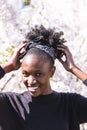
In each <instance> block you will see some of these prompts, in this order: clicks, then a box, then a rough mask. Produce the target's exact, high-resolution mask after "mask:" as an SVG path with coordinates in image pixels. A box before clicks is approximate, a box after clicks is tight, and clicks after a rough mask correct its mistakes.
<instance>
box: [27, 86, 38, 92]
mask: <svg viewBox="0 0 87 130" xmlns="http://www.w3.org/2000/svg"><path fill="white" fill-rule="evenodd" d="M28 89H29V91H35V90H36V89H38V86H37V87H29V88H28Z"/></svg>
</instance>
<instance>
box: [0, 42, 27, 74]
mask: <svg viewBox="0 0 87 130" xmlns="http://www.w3.org/2000/svg"><path fill="white" fill-rule="evenodd" d="M25 46H26V43H24V44H21V45H20V46H19V47H18V48H17V49H16V50H15V52H14V54H13V56H12V58H11V59H10V60H9V61H8V62H7V63H4V64H2V65H1V67H2V69H3V70H4V71H5V73H9V72H11V71H13V70H17V69H19V68H20V65H21V63H20V60H19V59H18V58H19V56H20V55H21V54H22V53H23V52H24V48H25Z"/></svg>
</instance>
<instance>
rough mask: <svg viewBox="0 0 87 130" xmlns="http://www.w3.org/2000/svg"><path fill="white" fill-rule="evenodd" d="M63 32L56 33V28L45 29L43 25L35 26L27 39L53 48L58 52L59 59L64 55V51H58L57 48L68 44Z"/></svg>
mask: <svg viewBox="0 0 87 130" xmlns="http://www.w3.org/2000/svg"><path fill="white" fill-rule="evenodd" d="M63 35H64V33H63V32H62V31H56V28H53V29H51V28H48V29H47V28H45V27H44V26H43V25H40V26H35V28H31V30H30V31H29V32H28V33H27V35H26V39H27V40H28V41H33V42H34V43H38V44H41V45H47V46H50V47H53V48H54V49H55V50H56V53H57V58H58V57H60V56H61V55H62V51H59V50H58V49H57V46H58V45H60V44H63V43H65V42H66V40H65V39H64V38H62V36H63Z"/></svg>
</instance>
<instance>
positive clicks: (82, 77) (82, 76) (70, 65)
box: [58, 45, 87, 85]
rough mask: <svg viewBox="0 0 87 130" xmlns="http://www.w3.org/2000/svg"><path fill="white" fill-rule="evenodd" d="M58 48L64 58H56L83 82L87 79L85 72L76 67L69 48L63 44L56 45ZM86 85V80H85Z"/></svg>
mask: <svg viewBox="0 0 87 130" xmlns="http://www.w3.org/2000/svg"><path fill="white" fill-rule="evenodd" d="M58 50H61V51H62V52H63V55H64V56H65V60H63V58H62V57H60V58H58V60H59V61H60V62H61V63H62V65H63V66H64V68H65V69H66V70H67V71H69V72H71V73H72V74H74V75H75V76H77V77H78V78H79V79H80V80H82V81H83V82H84V81H86V80H87V73H85V72H83V71H82V70H81V69H80V68H78V67H77V66H76V65H75V63H74V60H73V57H72V54H71V52H70V50H69V48H68V47H67V46H65V45H60V46H58ZM86 85H87V81H86Z"/></svg>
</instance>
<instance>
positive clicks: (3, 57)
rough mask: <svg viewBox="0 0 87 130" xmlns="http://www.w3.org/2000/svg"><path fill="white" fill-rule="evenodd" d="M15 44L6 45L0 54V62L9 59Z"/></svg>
mask: <svg viewBox="0 0 87 130" xmlns="http://www.w3.org/2000/svg"><path fill="white" fill-rule="evenodd" d="M14 49H15V46H14V45H11V46H10V47H6V49H5V51H4V52H2V53H1V55H0V64H2V63H5V62H7V61H8V60H10V58H11V57H12V55H13V53H14Z"/></svg>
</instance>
